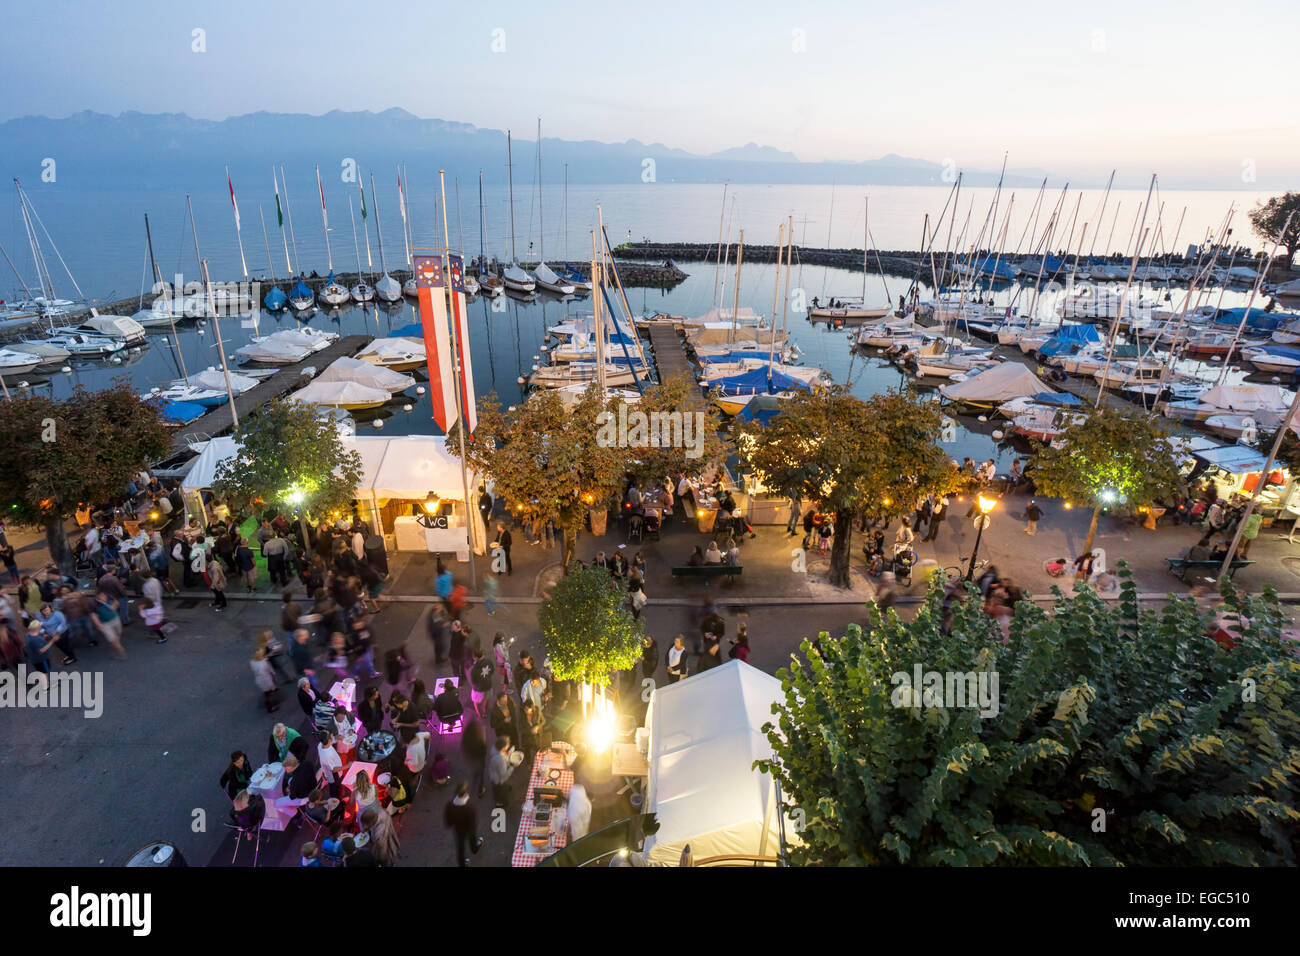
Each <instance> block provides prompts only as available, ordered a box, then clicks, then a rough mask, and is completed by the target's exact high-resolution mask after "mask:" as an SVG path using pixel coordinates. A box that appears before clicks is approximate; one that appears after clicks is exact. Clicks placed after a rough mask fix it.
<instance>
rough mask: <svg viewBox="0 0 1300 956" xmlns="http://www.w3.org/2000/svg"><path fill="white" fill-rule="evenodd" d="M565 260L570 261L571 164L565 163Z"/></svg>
mask: <svg viewBox="0 0 1300 956" xmlns="http://www.w3.org/2000/svg"><path fill="white" fill-rule="evenodd" d="M564 261H565V262H566V263H567V262H568V261H569V164H568V163H565V164H564Z"/></svg>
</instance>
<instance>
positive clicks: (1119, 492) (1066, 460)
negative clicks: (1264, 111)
mask: <svg viewBox="0 0 1300 956" xmlns="http://www.w3.org/2000/svg"><path fill="white" fill-rule="evenodd" d="M1168 437H1169V435H1168V432H1166V431H1165V430H1164V428H1162V427H1161V425H1160V424H1159V422H1158V420H1156V419H1155V418H1154V417H1152V416H1151V415H1149V414H1147V413H1146V412H1140V411H1137V410H1132V411H1130V410H1129V409H1117V408H1099V409H1097V410H1096V411H1093V412H1091V413H1089V415H1088V417H1087V418H1085V419H1083V420H1081V421H1078V422H1076V423H1075V424H1073V425H1070V426H1069V427H1068V428H1066V429H1065V430H1064V431H1062V432H1061V434H1060V436H1059V439H1058V441H1057V442H1055V443H1054V444H1053V445H1043V444H1041V443H1039V444H1038V450H1037V454H1036V455H1035V457H1034V460H1033V463H1032V464H1031V465H1030V466H1029V468H1028V469H1027V474H1028V475H1029V476H1030V477H1031V478H1033V480H1034V487H1035V488H1037V489H1038V491H1039V492H1041V493H1042V494H1044V495H1047V496H1049V497H1052V498H1064V499H1065V501H1066V502H1067V504H1071V505H1073V504H1075V503H1079V504H1087V505H1091V506H1092V522H1091V523H1090V524H1089V525H1088V538H1087V540H1086V541H1085V542H1084V543H1083V550H1084V553H1087V552H1089V551H1091V550H1092V540H1093V538H1094V536H1095V535H1096V533H1097V518H1098V516H1099V515H1100V514H1101V512H1102V509H1104V508H1111V507H1116V506H1127V507H1129V508H1132V509H1137V508H1139V507H1143V506H1146V505H1150V504H1152V503H1153V502H1154V501H1156V500H1157V499H1166V500H1167V499H1168V498H1170V497H1171V496H1173V495H1174V494H1175V493H1177V492H1178V490H1179V488H1180V487H1181V485H1182V478H1181V476H1180V475H1179V473H1178V466H1177V464H1176V463H1175V461H1174V452H1173V448H1172V447H1171V446H1170V444H1169V440H1168Z"/></svg>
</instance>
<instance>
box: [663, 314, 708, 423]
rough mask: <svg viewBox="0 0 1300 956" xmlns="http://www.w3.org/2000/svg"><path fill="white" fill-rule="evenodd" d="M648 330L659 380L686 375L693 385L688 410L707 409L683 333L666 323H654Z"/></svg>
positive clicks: (690, 390)
mask: <svg viewBox="0 0 1300 956" xmlns="http://www.w3.org/2000/svg"><path fill="white" fill-rule="evenodd" d="M648 331H649V335H650V349H651V351H652V352H653V353H654V362H655V369H656V370H657V371H658V373H659V381H661V382H667V381H668V380H669V379H671V378H676V377H678V376H684V377H685V379H686V381H687V382H689V383H690V384H691V386H692V387H691V388H690V389H689V390H688V392H687V394H688V395H689V396H690V398H689V402H690V408H689V409H686V410H687V411H699V412H702V411H705V410H706V409H707V408H708V402H706V401H705V399H704V396H703V395H702V394H701V393H700V389H699V386H698V385H697V384H696V381H695V379H696V373H695V366H694V364H693V363H692V362H691V360H690V358H688V357H687V355H686V342H685V341H684V340H683V338H682V333H681V332H679V331H677V329H674V328H671V327H669V326H665V325H653V326H651V327H650V329H649V330H648Z"/></svg>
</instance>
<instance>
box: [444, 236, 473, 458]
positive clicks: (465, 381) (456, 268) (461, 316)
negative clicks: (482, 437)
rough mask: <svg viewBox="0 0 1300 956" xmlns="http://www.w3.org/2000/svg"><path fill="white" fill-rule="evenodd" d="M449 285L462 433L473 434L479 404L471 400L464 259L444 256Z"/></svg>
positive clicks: (470, 363)
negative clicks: (464, 427) (458, 379)
mask: <svg viewBox="0 0 1300 956" xmlns="http://www.w3.org/2000/svg"><path fill="white" fill-rule="evenodd" d="M447 262H448V266H447V271H448V273H449V275H448V279H449V280H450V282H449V284H450V286H451V315H452V326H451V328H452V334H453V335H455V336H456V353H457V357H458V358H459V359H460V407H461V408H463V409H464V410H465V421H466V423H467V427H466V429H465V437H467V438H472V437H473V435H474V429H475V428H477V427H478V406H477V405H475V404H474V365H473V363H472V362H471V361H470V355H469V315H468V310H467V309H466V308H465V260H464V258H463V257H462V256H453V255H448V256H447Z"/></svg>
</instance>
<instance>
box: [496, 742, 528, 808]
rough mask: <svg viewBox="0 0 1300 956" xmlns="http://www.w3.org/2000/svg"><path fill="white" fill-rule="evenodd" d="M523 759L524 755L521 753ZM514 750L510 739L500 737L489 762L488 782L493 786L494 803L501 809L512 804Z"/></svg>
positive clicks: (514, 764)
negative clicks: (511, 782) (511, 780)
mask: <svg viewBox="0 0 1300 956" xmlns="http://www.w3.org/2000/svg"><path fill="white" fill-rule="evenodd" d="M520 756H521V757H522V756H523V754H522V753H521V754H520ZM515 766H516V763H515V760H514V753H513V748H512V747H511V746H510V738H509V737H507V736H505V735H504V734H502V735H499V736H498V737H497V740H496V747H495V749H494V751H493V753H492V756H491V758H489V760H488V781H489V782H490V783H491V784H492V802H493V804H494V805H495V806H496V807H498V808H500V807H504V806H506V805H507V804H508V803H509V802H510V775H511V774H512V773H514V772H515Z"/></svg>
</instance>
